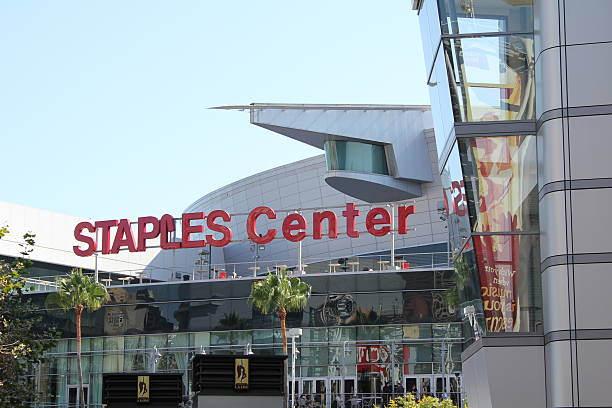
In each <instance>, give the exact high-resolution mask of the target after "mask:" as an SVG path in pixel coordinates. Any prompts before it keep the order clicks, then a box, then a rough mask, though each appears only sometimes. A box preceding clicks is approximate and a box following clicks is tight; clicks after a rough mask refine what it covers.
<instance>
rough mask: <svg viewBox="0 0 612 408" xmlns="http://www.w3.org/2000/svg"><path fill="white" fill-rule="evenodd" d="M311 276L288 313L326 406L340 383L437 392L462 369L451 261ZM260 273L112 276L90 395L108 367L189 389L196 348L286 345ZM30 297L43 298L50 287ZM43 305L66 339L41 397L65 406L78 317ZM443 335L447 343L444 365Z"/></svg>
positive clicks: (363, 391)
mask: <svg viewBox="0 0 612 408" xmlns="http://www.w3.org/2000/svg"><path fill="white" fill-rule="evenodd" d="M303 279H304V280H305V281H307V282H308V283H310V284H311V285H312V287H313V295H312V297H311V298H310V301H309V304H308V306H307V307H306V308H305V309H304V311H303V312H300V313H290V314H289V315H288V317H287V326H288V327H289V328H291V327H302V328H303V334H302V336H301V337H300V338H299V339H298V340H297V344H298V347H299V351H300V354H299V356H298V358H297V360H296V375H297V376H298V377H299V378H298V386H299V387H300V388H299V391H300V392H304V393H308V392H309V391H308V390H309V389H310V390H311V391H310V392H311V393H312V394H313V395H314V394H316V393H319V394H321V395H323V397H324V398H326V399H327V400H326V401H324V402H325V404H323V407H327V408H331V401H332V400H333V398H335V397H334V396H332V395H331V393H332V391H333V392H334V393H336V394H338V395H337V396H339V397H340V399H342V398H344V395H345V394H351V395H352V394H353V393H355V394H360V395H361V396H363V397H366V398H373V399H376V398H379V399H380V398H382V397H381V396H380V395H381V393H382V386H383V385H384V383H385V382H386V381H391V380H393V381H395V382H397V383H401V384H403V386H406V384H407V383H406V381H415V379H419V381H421V379H423V378H424V379H426V380H427V381H428V383H430V384H431V387H430V389H429V392H431V393H440V394H441V393H442V392H444V390H443V386H442V385H441V384H439V386H438V387H437V388H436V381H438V379H439V378H442V377H443V376H442V372H445V373H447V375H450V376H452V377H453V378H458V377H457V376H458V375H459V373H460V371H461V363H460V360H461V357H460V353H461V348H462V341H463V339H462V328H461V322H460V317H459V314H458V313H457V310H456V309H453V308H449V306H448V302H447V301H446V293H447V292H448V291H449V289H451V288H452V287H453V286H454V280H453V271H452V270H451V269H445V270H420V271H417V270H414V271H402V272H399V271H398V272H366V273H364V272H355V273H350V272H346V273H338V274H325V275H321V276H304V277H303ZM252 282H253V281H252V279H240V280H228V281H207V282H197V281H193V282H182V283H165V284H148V285H126V286H119V287H110V288H109V292H110V293H111V300H110V302H109V303H108V304H107V305H105V306H103V307H102V308H101V309H99V310H98V311H96V312H93V313H86V315H85V316H84V319H83V335H84V340H83V370H84V376H85V382H86V383H87V384H88V387H89V390H90V394H89V395H90V397H89V398H90V401H89V402H90V406H96V405H97V404H100V403H101V400H100V395H101V387H102V374H103V373H116V372H152V371H156V372H173V373H183V374H184V375H183V378H184V383H185V393H188V391H189V390H188V387H189V375H190V374H189V369H190V365H189V364H190V363H189V362H190V357H191V356H193V354H194V353H199V352H201V351H202V350H205V351H206V352H207V353H212V354H216V353H223V354H227V353H233V354H241V353H242V352H243V351H244V348H245V345H246V344H251V345H252V348H253V351H254V352H255V353H256V354H264V355H265V354H281V353H282V338H281V332H280V329H279V327H280V323H279V321H278V318H277V317H276V316H275V315H274V314H269V315H262V314H260V313H259V312H258V311H257V310H255V309H253V307H252V305H251V304H250V303H249V302H248V295H249V292H250V288H251V284H252ZM28 296H29V297H30V298H31V299H32V300H33V301H34V302H35V303H37V304H38V305H40V306H41V307H43V308H44V307H45V303H46V297H47V296H48V295H47V294H44V293H39V294H31V295H28ZM42 313H45V315H46V321H47V323H48V324H52V325H54V326H56V327H57V328H58V329H60V330H61V331H62V337H63V338H62V339H61V340H59V341H57V344H56V346H55V347H54V349H52V350H51V352H50V353H49V356H48V357H49V358H48V359H47V360H46V362H45V363H44V364H43V365H42V366H41V368H40V376H39V381H38V384H39V387H40V390H41V391H43V393H44V403H43V404H42V405H41V406H52V405H54V404H60V405H61V404H65V403H67V402H68V398H69V396H70V395H69V392H70V391H69V390H71V389H72V386H74V385H76V384H78V378H77V367H76V362H75V358H74V353H75V350H76V344H75V340H74V338H73V337H74V318H73V316H72V313H65V312H63V311H60V310H55V309H45V310H43V311H42ZM442 342H444V344H445V347H447V348H448V352H447V353H445V356H444V361H445V367H444V368H443V367H442V365H441V362H442V351H441V350H442V346H441V343H442ZM156 353H159V354H156ZM289 365H290V366H291V362H289ZM453 373H454V374H453ZM455 374H457V376H455ZM333 381H336V383H333ZM451 385H452V384H451ZM317 389H318V391H317ZM334 390H335V391H334ZM455 390H457V391H458V390H459V388H458V387H455ZM423 392H426V391H425V390H423ZM455 397H456V398H458V395H455Z"/></svg>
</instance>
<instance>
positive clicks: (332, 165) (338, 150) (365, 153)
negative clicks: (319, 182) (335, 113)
mask: <svg viewBox="0 0 612 408" xmlns="http://www.w3.org/2000/svg"><path fill="white" fill-rule="evenodd" d="M325 158H326V159H327V170H349V171H356V172H362V173H376V174H389V170H388V168H387V157H386V154H385V147H384V146H382V145H374V144H370V143H361V142H349V141H343V140H328V141H326V142H325Z"/></svg>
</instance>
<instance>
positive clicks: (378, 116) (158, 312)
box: [0, 104, 463, 408]
mask: <svg viewBox="0 0 612 408" xmlns="http://www.w3.org/2000/svg"><path fill="white" fill-rule="evenodd" d="M224 108H225V109H241V110H248V112H249V113H250V120H251V122H252V123H253V124H255V125H258V126H261V127H264V128H267V129H269V130H271V131H274V132H277V133H279V134H282V135H284V136H287V137H290V138H293V139H296V140H297V141H300V142H304V143H308V144H310V145H313V146H316V147H318V148H320V149H322V150H323V151H324V153H325V154H324V155H321V156H316V157H312V158H309V159H305V160H301V161H298V162H295V163H291V164H288V165H285V166H281V167H278V168H274V169H271V170H268V171H265V172H263V173H259V174H255V175H252V176H250V177H247V178H245V179H243V180H240V181H237V182H235V183H232V184H230V185H227V186H225V187H223V188H221V189H219V190H216V191H213V192H211V193H208V194H206V195H204V196H203V197H201V198H200V199H198V200H196V201H195V202H194V203H193V204H191V205H190V206H188V207H187V208H186V209H185V211H184V213H185V214H184V215H183V216H181V217H179V218H178V219H177V220H174V218H173V217H172V216H171V215H168V216H166V215H163V214H158V215H156V216H155V217H147V219H146V220H142V219H141V220H139V221H137V220H132V221H133V223H131V227H130V221H112V220H111V221H108V220H106V221H99V220H85V219H80V218H77V217H71V216H67V215H62V214H54V213H50V212H47V211H44V210H37V209H32V208H25V207H22V206H18V205H14V204H9V203H0V208H1V212H0V213H1V214H2V215H3V222H6V223H7V224H8V225H9V226H10V228H11V233H10V235H8V236H7V237H5V239H2V240H0V254H1V255H2V256H3V257H4V258H6V259H11V258H12V257H16V256H18V253H19V246H18V241H19V239H18V237H19V236H20V235H22V234H23V232H25V231H28V230H30V231H33V232H35V233H36V234H37V238H36V239H37V242H36V244H37V246H36V249H35V251H34V252H33V254H32V259H33V260H34V267H33V268H32V271H31V275H30V276H29V281H30V283H31V284H32V285H33V286H34V287H35V289H36V290H35V291H34V292H33V293H32V294H30V295H28V296H30V297H31V298H32V299H33V300H34V302H36V303H37V304H38V305H39V306H40V307H41V308H42V309H43V313H44V314H45V322H46V323H47V324H50V325H53V326H55V327H57V328H58V329H60V330H61V332H62V338H61V339H60V340H58V341H57V344H56V346H55V347H54V348H53V349H52V350H50V351H49V353H48V357H49V358H48V360H46V361H45V362H44V364H42V365H41V366H40V367H39V368H38V369H37V371H36V373H35V375H34V379H35V384H36V387H38V389H39V391H41V392H42V394H43V401H42V403H41V404H39V406H44V407H52V406H66V405H69V404H73V403H76V402H77V401H78V397H79V395H78V394H79V389H78V385H77V384H78V376H77V367H76V362H75V358H74V353H75V340H74V337H75V328H74V317H73V316H72V314H70V313H65V312H63V311H61V310H58V309H54V308H52V307H51V306H50V305H48V304H47V302H46V298H47V295H48V293H50V292H51V291H53V290H55V287H54V280H55V278H56V277H57V276H59V275H63V274H65V273H67V272H69V270H70V268H71V267H81V268H83V269H84V270H85V271H86V272H87V273H91V274H93V275H96V276H97V277H98V279H99V280H100V281H101V282H104V283H105V284H106V285H108V289H109V292H110V294H111V300H110V302H109V303H108V304H106V305H105V306H104V307H102V308H101V309H99V310H98V311H95V312H91V313H86V314H85V316H84V318H83V336H84V340H83V371H84V377H85V383H86V393H87V395H86V399H87V400H88V401H89V404H90V406H99V405H100V404H101V403H102V376H103V374H105V373H118V372H120V373H123V372H159V373H178V374H182V378H183V383H184V395H185V397H186V398H188V397H189V396H190V395H192V390H191V389H190V378H189V376H190V361H191V357H192V356H193V355H194V353H201V352H206V353H210V354H224V353H225V354H227V353H235V354H242V353H243V352H244V351H245V348H246V347H247V345H248V346H250V347H252V350H253V352H254V353H255V354H264V355H265V354H268V355H271V354H282V341H281V336H280V330H279V327H280V325H279V321H278V318H277V317H276V316H275V315H262V314H260V313H259V312H258V311H257V310H255V309H253V307H252V305H251V304H250V303H248V297H249V293H250V288H251V285H252V283H253V280H254V279H257V277H258V276H262V275H265V274H267V273H268V272H270V271H275V270H278V268H280V267H286V268H287V270H288V271H289V273H292V274H295V275H299V276H301V277H302V278H303V279H304V280H305V281H307V282H308V283H310V284H311V285H312V288H313V294H312V296H311V298H310V300H309V303H308V306H307V307H306V308H305V309H304V311H303V312H300V313H290V314H289V316H288V320H287V323H288V327H289V328H292V327H296V328H303V333H302V335H301V337H299V338H297V339H296V344H297V347H298V350H299V355H298V357H297V359H296V361H295V368H296V389H297V391H298V392H299V393H300V394H305V395H308V396H309V398H311V399H312V400H313V401H315V400H318V401H321V405H322V406H323V407H326V408H332V407H344V406H346V404H348V403H349V400H352V403H355V404H359V405H360V406H372V405H374V404H379V405H380V404H381V403H382V402H383V400H384V398H386V397H385V396H384V395H383V386H384V385H385V383H387V382H390V383H392V384H393V385H392V387H391V391H392V392H394V393H399V392H402V390H408V391H410V390H414V392H416V393H419V394H420V395H424V394H433V395H439V396H442V395H443V394H447V395H451V396H452V398H453V399H455V400H456V401H459V400H460V399H461V397H460V393H461V390H462V386H461V379H462V377H461V372H462V364H461V352H462V348H463V335H462V327H461V326H462V323H461V314H460V311H459V309H458V307H457V302H456V296H453V294H455V292H454V290H453V288H454V287H455V273H454V269H453V265H452V259H451V256H450V254H449V251H448V239H449V232H448V228H447V221H446V218H447V217H448V212H447V211H446V209H445V207H446V205H445V202H446V203H450V205H451V206H452V205H453V204H452V203H454V202H456V201H457V200H458V198H457V197H458V195H457V194H456V193H457V191H455V193H454V194H453V193H452V192H449V193H448V194H447V196H446V197H445V196H444V194H443V190H442V187H441V179H440V175H439V171H438V162H437V153H436V144H435V137H434V134H433V130H432V121H431V113H430V111H429V108H428V107H425V106H395V105H341V106H340V105H277V104H253V105H247V106H236V107H224ZM296 143H297V142H296ZM263 206H265V207H268V208H269V209H270V210H273V211H274V214H275V215H274V216H271V213H270V212H261V213H258V214H259V215H258V216H257V217H255V218H256V220H255V221H256V226H254V225H251V227H253V230H250V229H249V218H252V216H253V214H254V211H253V210H254V209H257V208H258V207H263ZM214 210H222V211H219V212H216V213H214V214H216V215H219V217H218V218H217V219H216V224H214V223H210V224H209V223H208V222H209V221H210V220H209V219H207V220H206V221H204V220H203V215H202V214H201V213H204V214H206V215H207V217H212V216H213V211H214ZM223 212H225V213H227V214H228V217H229V218H224V217H225V216H224V215H222V213H223ZM325 212H327V213H326V219H325V220H324V221H320V222H319V223H317V221H316V219H317V218H316V217H317V214H319V215H320V214H322V213H325ZM357 212H359V215H356V214H357ZM329 213H333V214H329ZM349 213H352V214H353V216H352V217H351V216H349V215H348V214H349ZM194 214H195V215H194ZM302 217H303V220H304V224H301V223H302V221H300V219H302ZM198 220H199V221H198ZM287 220H292V221H291V222H289V221H287ZM296 220H297V221H296ZM144 221H147V222H148V225H147V227H146V228H145V227H142V228H141V226H142V225H144ZM352 221H354V225H353V223H352ZM141 224H142V225H141ZM285 224H287V225H285ZM333 224H335V225H333ZM105 225H110V226H109V227H108V228H107V227H105ZM215 225H216V226H217V227H218V226H219V225H221V226H223V227H226V228H227V230H231V239H230V240H229V241H227V240H225V242H221V241H223V239H224V238H227V235H226V233H227V230H225V232H224V231H223V229H222V228H221V229H219V228H217V227H215ZM211 226H212V228H211ZM334 227H335V228H334ZM214 228H217V229H214ZM317 228H319V230H320V231H319V232H320V234H319V235H320V236H318V237H317ZM385 228H386V229H385ZM452 228H455V226H453V227H452ZM273 230H276V234H275V236H272V235H270V236H268V233H271V231H273ZM155 231H157V232H155ZM249 231H250V232H249ZM333 231H336V232H337V233H336V234H334V233H332V232H333ZM302 232H304V235H300V236H299V239H296V238H295V237H296V236H297V235H296V234H300V233H302ZM260 234H261V235H260ZM147 237H148V238H147ZM94 239H95V240H96V241H97V242H98V245H97V246H95V244H94V243H93V241H94ZM215 239H217V241H215ZM143 240H144V241H143ZM203 241H207V242H208V243H210V244H211V245H206V246H202V244H203ZM213 243H215V245H213ZM141 244H142V246H141ZM92 245H93V246H92ZM145 246H146V247H147V248H146V250H144V249H145ZM90 247H91V248H90ZM90 249H93V250H92V251H90ZM139 249H140V250H139ZM77 254H78V255H89V256H78V255H77ZM289 365H290V367H291V365H292V362H291V361H289Z"/></svg>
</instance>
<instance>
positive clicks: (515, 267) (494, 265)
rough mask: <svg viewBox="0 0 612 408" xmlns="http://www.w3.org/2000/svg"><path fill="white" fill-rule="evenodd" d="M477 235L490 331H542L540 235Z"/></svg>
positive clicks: (476, 245)
mask: <svg viewBox="0 0 612 408" xmlns="http://www.w3.org/2000/svg"><path fill="white" fill-rule="evenodd" d="M473 239H474V246H475V250H476V261H477V264H478V272H479V277H480V290H481V298H482V306H483V310H484V323H485V328H486V330H487V332H493V333H497V332H540V331H542V329H543V327H542V287H541V281H540V277H539V265H540V257H539V253H540V249H539V236H538V235H484V236H475V237H474V238H473Z"/></svg>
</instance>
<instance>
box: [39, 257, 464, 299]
mask: <svg viewBox="0 0 612 408" xmlns="http://www.w3.org/2000/svg"><path fill="white" fill-rule="evenodd" d="M302 262H303V263H302V264H301V266H300V265H298V264H297V263H296V260H295V259H293V260H289V259H276V260H253V261H246V262H227V263H218V264H210V265H206V268H202V267H198V266H195V267H193V268H191V269H190V270H185V269H183V268H164V269H163V270H162V269H156V268H154V267H152V268H142V269H130V270H122V271H111V272H107V271H100V272H99V278H100V281H101V282H102V283H103V284H105V285H106V286H119V285H129V284H148V283H160V282H177V281H181V282H182V281H218V280H224V279H244V278H256V277H260V276H265V275H267V274H268V273H273V272H278V271H280V270H282V269H284V270H286V271H287V273H288V274H290V275H318V274H337V273H360V272H385V271H411V270H431V269H449V268H452V267H453V263H452V258H451V253H450V252H426V253H406V254H402V253H396V254H395V256H394V257H391V256H390V255H388V254H387V255H359V256H349V257H340V258H332V259H321V258H306V257H304V258H302ZM169 269H170V270H169ZM65 276H66V275H51V276H37V277H36V278H29V279H28V284H29V285H30V286H31V287H32V288H33V290H35V291H43V292H44V291H53V290H55V289H56V287H57V285H56V283H55V281H56V280H57V279H58V278H61V277H65ZM162 277H166V279H161V278H162Z"/></svg>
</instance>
